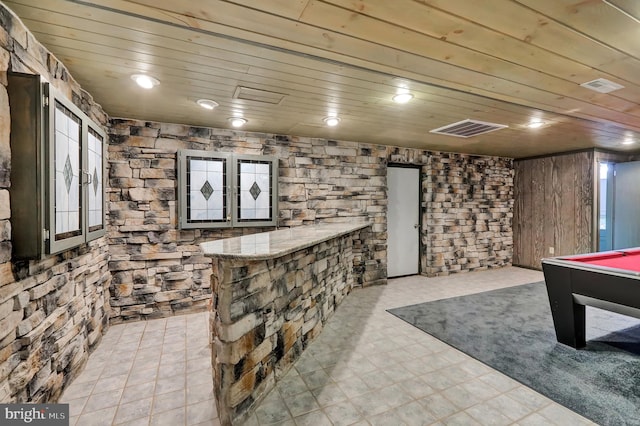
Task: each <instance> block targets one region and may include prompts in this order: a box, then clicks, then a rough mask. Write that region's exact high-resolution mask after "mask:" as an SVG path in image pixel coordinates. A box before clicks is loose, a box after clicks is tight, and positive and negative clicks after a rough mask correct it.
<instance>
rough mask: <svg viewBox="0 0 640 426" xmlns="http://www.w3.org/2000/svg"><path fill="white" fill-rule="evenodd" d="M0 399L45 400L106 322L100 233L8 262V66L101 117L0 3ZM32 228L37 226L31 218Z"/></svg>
mask: <svg viewBox="0 0 640 426" xmlns="http://www.w3.org/2000/svg"><path fill="white" fill-rule="evenodd" d="M0 67H1V70H2V73H0V82H1V83H2V84H0V402H2V403H15V402H42V403H44V402H51V401H56V400H57V398H58V397H59V395H60V394H61V392H62V390H63V389H64V387H65V386H66V385H68V384H69V383H70V382H71V381H72V380H73V379H74V378H75V377H76V376H77V374H78V373H79V371H80V370H81V369H82V367H83V366H84V364H85V362H86V360H87V357H88V355H89V353H90V352H91V351H92V350H93V349H94V348H95V346H96V345H97V344H98V343H99V342H100V339H101V336H102V333H103V332H104V331H105V330H106V327H107V320H108V315H107V310H108V308H109V307H108V300H109V297H108V290H107V289H108V288H109V281H110V273H109V270H108V266H107V262H108V256H109V254H108V246H107V243H106V239H105V238H100V239H98V240H95V241H92V242H91V243H89V244H86V245H82V246H80V247H78V248H75V249H72V250H68V251H66V252H63V253H60V254H58V255H55V256H47V257H45V258H44V259H41V260H37V261H36V260H33V261H12V258H11V250H12V240H11V224H10V218H11V207H10V197H9V191H8V189H9V188H10V185H11V178H10V172H11V150H10V123H11V114H10V108H9V100H8V96H7V89H6V85H7V74H6V72H7V71H16V72H23V73H29V74H40V75H42V76H43V77H44V78H46V79H47V80H48V81H49V82H50V83H51V84H53V85H54V86H55V87H56V88H57V89H59V90H60V91H62V92H63V93H64V94H65V96H67V97H68V98H69V99H71V100H72V101H73V102H74V103H75V104H76V105H77V106H79V107H80V108H81V109H82V110H83V111H84V112H85V113H86V114H87V115H89V116H90V117H91V118H92V119H93V120H94V121H95V122H97V123H99V124H102V125H106V122H107V117H106V115H105V114H104V112H103V111H102V110H101V108H100V107H99V106H98V105H96V104H95V103H94V102H93V100H92V99H91V97H90V96H89V95H88V94H87V93H86V92H84V91H82V90H81V89H80V86H79V85H78V84H77V83H76V82H75V81H73V80H72V79H71V78H70V76H69V74H68V73H67V71H66V69H65V67H64V66H63V65H62V64H61V63H60V62H59V61H58V60H57V59H56V58H55V57H54V56H52V55H51V54H50V53H48V52H47V51H46V50H45V49H44V48H43V47H42V46H41V45H40V44H39V43H38V42H37V41H36V39H35V38H34V37H33V35H31V34H30V33H29V32H28V31H27V30H26V29H25V27H24V25H23V24H22V23H21V22H20V21H19V19H18V18H16V17H15V16H14V15H13V14H12V12H10V11H9V10H8V9H6V8H5V7H4V5H2V4H0ZM34 226H37V225H36V224H34Z"/></svg>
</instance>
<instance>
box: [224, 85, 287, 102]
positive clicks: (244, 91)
mask: <svg viewBox="0 0 640 426" xmlns="http://www.w3.org/2000/svg"><path fill="white" fill-rule="evenodd" d="M285 96H287V95H285V94H284V93H277V92H270V91H268V90H262V89H254V88H252V87H244V86H238V87H236V91H235V92H234V93H233V99H242V100H245V101H253V102H262V103H264V104H273V105H277V104H279V103H280V102H282V100H283V99H284V97H285Z"/></svg>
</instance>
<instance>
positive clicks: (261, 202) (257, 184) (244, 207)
mask: <svg viewBox="0 0 640 426" xmlns="http://www.w3.org/2000/svg"><path fill="white" fill-rule="evenodd" d="M238 163H239V164H238V165H239V167H238V169H239V173H240V175H239V176H238V185H239V187H240V190H239V193H238V216H239V219H240V220H247V221H262V220H271V192H272V188H271V163H270V162H264V161H251V160H244V159H240V160H238Z"/></svg>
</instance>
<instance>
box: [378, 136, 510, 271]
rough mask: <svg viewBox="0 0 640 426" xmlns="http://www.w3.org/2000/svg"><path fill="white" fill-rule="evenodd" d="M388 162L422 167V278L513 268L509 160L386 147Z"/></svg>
mask: <svg viewBox="0 0 640 426" xmlns="http://www.w3.org/2000/svg"><path fill="white" fill-rule="evenodd" d="M388 159H389V162H390V163H395V164H413V165H421V166H422V167H421V174H422V178H421V180H422V228H421V243H422V249H423V251H422V256H421V271H422V273H423V274H424V275H427V276H436V275H448V274H450V273H455V272H465V271H476V270H482V269H488V268H499V267H502V266H508V265H510V264H511V260H512V257H513V232H512V218H513V176H514V172H513V160H512V159H509V158H500V157H487V156H477V155H468V154H458V153H450V152H449V153H448V152H431V151H419V150H415V149H409V148H389V153H388Z"/></svg>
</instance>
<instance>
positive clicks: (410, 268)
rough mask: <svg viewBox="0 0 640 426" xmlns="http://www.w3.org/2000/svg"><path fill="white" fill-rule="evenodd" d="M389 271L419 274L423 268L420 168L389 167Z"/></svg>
mask: <svg viewBox="0 0 640 426" xmlns="http://www.w3.org/2000/svg"><path fill="white" fill-rule="evenodd" d="M387 187H388V191H387V196H388V206H387V275H388V276H389V277H399V276H402V275H415V274H417V273H418V272H419V268H420V266H419V265H420V229H419V228H420V226H419V224H420V219H419V218H420V216H419V215H420V170H419V169H410V168H404V167H389V168H387Z"/></svg>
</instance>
